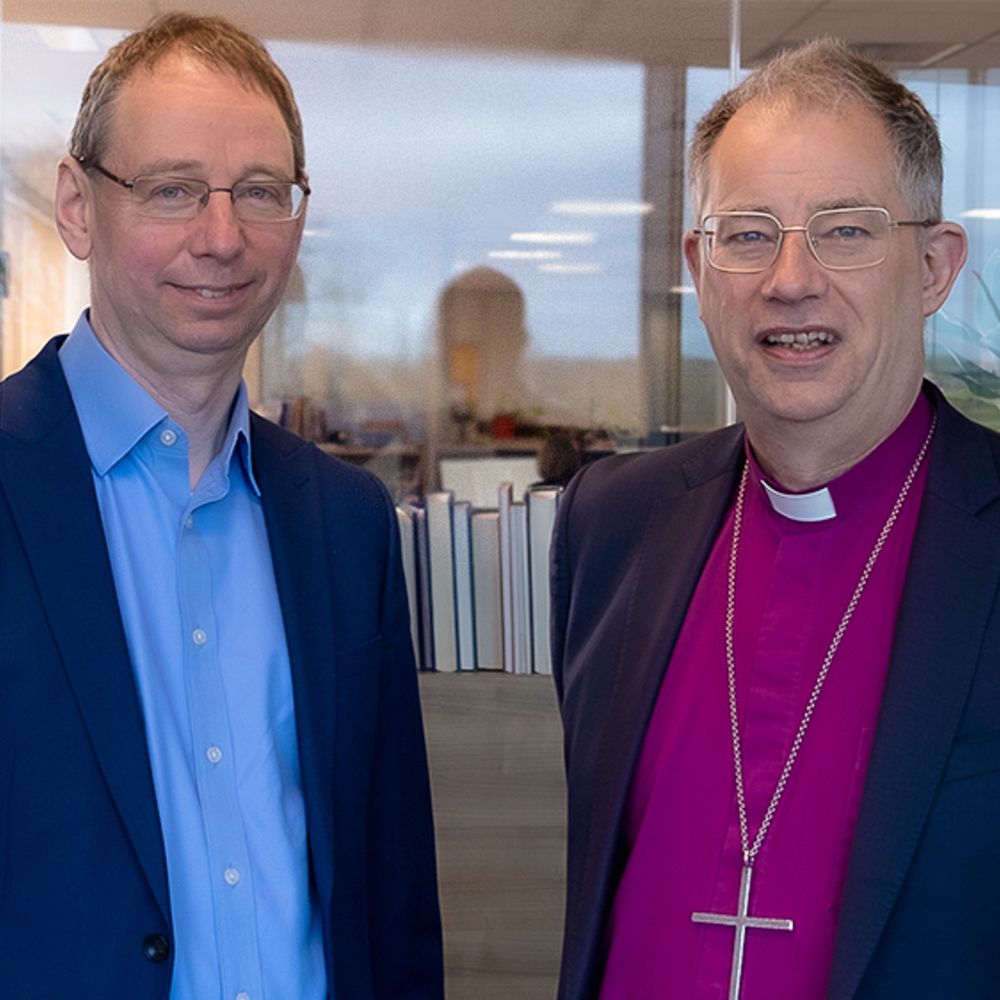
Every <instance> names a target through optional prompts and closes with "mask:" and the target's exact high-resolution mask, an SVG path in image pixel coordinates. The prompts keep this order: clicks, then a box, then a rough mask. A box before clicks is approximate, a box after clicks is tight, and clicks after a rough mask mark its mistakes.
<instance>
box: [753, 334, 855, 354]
mask: <svg viewBox="0 0 1000 1000" xmlns="http://www.w3.org/2000/svg"><path fill="white" fill-rule="evenodd" d="M836 339H837V338H836V337H835V336H834V335H833V334H832V333H829V332H828V331H827V330H800V331H798V332H796V333H793V332H791V331H786V332H784V333H769V334H766V335H765V336H764V338H763V343H764V344H765V345H766V346H768V347H787V348H788V349H790V350H792V351H802V352H804V351H813V350H815V349H816V348H817V347H825V346H826V345H827V344H832V343H833V342H834V341H835V340H836Z"/></svg>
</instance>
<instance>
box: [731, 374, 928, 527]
mask: <svg viewBox="0 0 1000 1000" xmlns="http://www.w3.org/2000/svg"><path fill="white" fill-rule="evenodd" d="M932 415H933V407H932V404H931V402H930V400H929V399H928V398H927V396H926V395H925V394H924V393H922V392H921V393H920V395H918V396H917V399H916V402H915V403H914V404H913V406H912V407H911V408H910V412H909V413H908V414H907V415H906V417H905V418H904V420H903V422H902V423H901V424H900V425H899V426H898V427H897V428H896V429H895V430H894V431H893V432H892V433H891V434H890V435H889V436H888V437H887V438H886V439H885V440H884V441H883V442H882V443H881V444H880V445H879V446H878V447H877V448H875V449H874V451H872V452H870V453H869V454H867V455H866V456H865V457H864V458H863V459H862V460H861V461H860V462H858V463H857V464H856V465H852V466H851V468H849V469H848V470H847V471H846V472H844V473H842V474H841V475H839V476H838V477H837V478H836V479H833V480H831V481H830V482H829V483H825V484H823V485H821V486H819V487H818V488H817V489H815V490H809V491H807V492H804V493H792V492H789V491H787V490H786V489H785V487H783V486H782V485H781V484H780V483H778V482H776V481H775V480H774V479H773V478H772V477H770V476H768V475H767V474H766V473H765V472H764V471H763V469H762V468H761V467H760V464H759V463H758V461H757V458H756V456H755V455H754V453H753V449H752V448H751V446H750V442H749V440H747V441H746V444H745V448H746V454H747V462H748V464H749V466H750V469H749V482H750V483H751V484H754V485H755V486H756V488H757V489H759V490H760V491H761V492H762V494H763V496H764V497H766V500H767V505H768V506H769V507H770V508H771V509H773V510H774V511H776V512H777V513H778V514H780V515H782V517H784V518H785V519H788V520H791V521H807V522H808V521H813V522H815V521H826V520H830V519H832V518H835V517H837V516H838V515H840V514H847V513H851V512H853V511H855V510H857V509H859V508H861V507H864V506H866V505H867V504H869V503H870V502H871V501H872V500H874V499H875V498H876V497H878V496H880V495H881V494H882V493H883V492H884V491H885V490H897V489H898V488H899V485H900V484H901V483H902V481H903V479H904V478H905V476H906V473H907V471H908V470H909V468H910V466H911V465H912V464H913V460H914V458H915V457H916V455H917V452H918V451H919V450H920V446H921V444H923V440H924V438H925V437H926V436H927V431H928V430H929V429H930V426H931V418H932Z"/></svg>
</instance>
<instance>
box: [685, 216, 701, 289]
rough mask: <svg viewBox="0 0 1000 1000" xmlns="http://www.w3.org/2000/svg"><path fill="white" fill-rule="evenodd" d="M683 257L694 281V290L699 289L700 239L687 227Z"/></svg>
mask: <svg viewBox="0 0 1000 1000" xmlns="http://www.w3.org/2000/svg"><path fill="white" fill-rule="evenodd" d="M684 259H685V260H686V261H687V266H688V270H689V271H690V272H691V280H692V281H693V282H694V287H695V290H696V291H698V292H699V293H700V291H701V264H702V258H701V239H700V238H699V236H698V234H697V233H696V232H695V231H694V230H693V229H689V230H688V231H687V232H686V233H685V234H684Z"/></svg>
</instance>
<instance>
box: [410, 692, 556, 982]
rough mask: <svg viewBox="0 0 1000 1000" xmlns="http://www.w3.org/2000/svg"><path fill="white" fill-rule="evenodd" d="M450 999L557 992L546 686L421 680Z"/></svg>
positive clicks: (552, 761)
mask: <svg viewBox="0 0 1000 1000" xmlns="http://www.w3.org/2000/svg"><path fill="white" fill-rule="evenodd" d="M420 684H421V697H422V700H423V709H424V723H425V726H426V729H427V745H428V754H429V757H430V769H431V784H432V787H433V794H434V810H435V822H436V826H437V843H438V869H439V880H440V886H441V908H442V917H443V920H444V935H445V967H446V974H447V996H448V1000H551V998H552V997H554V996H555V991H556V982H557V977H558V968H559V949H560V945H561V940H562V917H563V898H564V891H565V882H566V866H565V832H566V824H565V809H566V795H565V789H564V784H563V767H562V732H561V729H560V725H559V717H558V713H557V709H556V701H555V692H554V689H553V687H552V680H551V678H548V677H514V676H511V675H507V674H491V673H486V672H483V673H474V674H422V675H421V678H420Z"/></svg>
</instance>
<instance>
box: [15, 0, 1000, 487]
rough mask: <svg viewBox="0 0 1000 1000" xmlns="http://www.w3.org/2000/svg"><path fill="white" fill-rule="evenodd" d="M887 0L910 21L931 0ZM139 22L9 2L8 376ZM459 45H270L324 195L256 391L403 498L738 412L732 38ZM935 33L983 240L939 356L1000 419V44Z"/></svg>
mask: <svg viewBox="0 0 1000 1000" xmlns="http://www.w3.org/2000/svg"><path fill="white" fill-rule="evenodd" d="M669 6H670V5H669V4H667V5H666V7H667V8H669ZM680 6H684V5H680ZM748 6H749V5H748ZM881 6H882V7H885V6H889V7H894V8H897V14H898V17H897V19H896V23H902V22H903V21H904V20H905V19H906V11H907V8H908V7H910V6H912V4H909V3H906V2H899V3H896V4H888V5H886V4H883V5H881ZM966 6H968V7H974V6H976V5H974V4H973V5H966ZM628 9H632V8H628ZM644 12H645V13H644ZM6 13H7V16H8V17H10V16H11V15H10V5H8V9H7V12H6ZM731 14H732V5H731V4H727V3H722V2H714V3H705V4H702V5H701V6H700V13H699V14H698V16H697V18H696V19H695V20H694V21H693V22H692V23H687V22H683V23H680V24H679V26H678V30H679V31H682V32H683V31H687V32H688V33H690V35H691V37H692V39H696V38H697V37H698V35H699V32H700V33H701V34H706V33H708V31H709V29H712V30H713V31H714V32H715V34H717V35H719V36H720V37H722V36H724V35H725V33H726V31H727V30H728V25H729V23H730V21H729V18H730V15H731ZM622 16H623V17H628V16H630V15H626V14H623V15H622ZM631 16H632V17H633V19H635V20H641V18H643V17H647V18H656V19H658V20H662V19H663V18H669V11H667V10H665V9H664V5H653V6H651V7H649V8H646V7H645V6H643V5H639V6H637V7H635V8H634V14H633V15H631ZM39 19H40V18H39ZM294 20H295V19H294V17H292V18H291V22H292V23H293V24H294ZM996 20H998V22H1000V17H997V18H996ZM845 23H846V24H847V25H850V23H851V22H850V20H849V19H848V20H847V21H846V22H845ZM125 27H126V26H124V25H123V26H122V29H118V28H108V27H97V26H93V25H86V24H84V25H74V26H71V27H55V26H52V25H42V24H38V23H31V22H29V21H27V20H18V21H13V20H7V21H4V22H3V25H2V51H0V57H2V63H0V65H2V85H3V90H2V104H0V110H2V131H0V142H2V146H0V149H2V179H0V184H2V194H3V199H2V204H3V211H2V216H0V235H2V249H3V257H2V263H3V275H2V285H3V293H4V296H5V297H4V298H3V307H2V318H0V323H2V325H0V360H2V369H3V373H4V374H6V373H9V372H10V371H13V370H15V369H17V368H19V367H20V366H21V365H22V364H24V362H25V361H27V360H28V359H29V358H30V357H31V356H32V355H33V354H34V353H35V351H36V350H37V349H38V348H39V347H40V346H41V344H42V343H44V341H45V340H46V339H48V337H49V336H51V335H52V334H54V333H57V332H60V331H64V330H66V329H68V328H69V327H70V326H71V325H72V323H73V322H74V320H75V318H76V315H77V314H78V313H79V311H80V309H82V308H83V307H84V306H85V305H86V302H87V275H86V270H85V267H84V266H83V265H81V264H79V263H78V262H76V261H74V260H72V259H71V258H70V257H69V255H68V254H67V253H66V252H65V251H64V250H63V248H62V245H61V242H60V240H59V237H58V235H57V233H56V232H55V229H54V227H53V224H52V221H51V190H52V185H53V181H54V176H55V164H56V163H57V161H58V159H59V157H60V156H61V155H62V153H63V152H64V151H65V146H66V141H67V137H68V133H69V129H70V126H71V123H72V119H73V116H74V114H75V110H76V104H77V101H78V99H79V94H80V92H81V90H82V87H83V83H84V80H85V79H86V76H87V74H88V73H89V71H90V69H91V67H92V66H93V65H94V64H95V63H96V62H97V60H98V59H100V58H101V56H102V55H103V53H104V52H105V51H106V50H107V48H108V47H109V46H110V45H112V44H113V43H114V41H116V40H117V38H119V37H120V36H121V34H122V32H123V30H124V28H125ZM130 27H131V26H130ZM251 27H252V26H251ZM630 27H631V29H632V32H633V34H634V35H636V36H638V35H641V34H642V33H643V25H642V24H641V23H639V24H632V25H630ZM997 28H998V30H1000V23H998V25H997ZM650 30H652V25H651V26H650ZM657 30H659V31H661V32H662V25H661V26H660V27H659V28H658V29H657ZM758 33H759V32H758ZM786 34H787V33H786ZM847 37H848V38H849V40H852V39H851V36H850V35H849V34H848V35H847ZM778 40H779V41H780V39H778ZM785 40H787V41H788V42H794V41H796V40H797V37H790V36H789V37H786V39H785ZM857 40H860V41H866V42H870V39H865V38H860V39H857ZM486 41H487V42H488V39H487V40H486ZM880 41H882V42H884V43H891V42H892V41H893V39H891V38H887V39H882V40H880ZM445 42H447V40H446V39H444V40H442V44H440V45H438V46H436V47H429V46H427V45H424V46H419V47H418V46H414V45H410V46H401V45H389V44H386V43H384V42H382V43H360V42H350V43H349V42H345V41H338V40H336V39H331V40H329V41H323V42H319V41H289V40H275V41H272V42H270V43H269V44H270V48H271V50H272V52H273V54H274V55H275V57H276V59H277V60H278V62H279V63H280V64H281V65H282V66H283V67H284V68H285V70H286V71H287V73H288V75H289V77H290V78H291V81H292V84H293V86H294V88H295V90H296V93H297V95H298V98H299V101H300V103H301V106H302V111H303V117H304V122H305V131H306V146H307V165H308V169H309V174H310V184H311V186H312V189H313V192H314V194H313V196H312V198H311V199H310V205H309V209H308V219H307V227H306V233H305V238H304V240H303V245H302V252H301V256H300V260H299V265H298V268H297V269H296V272H295V274H294V276H293V279H292V281H291V284H290V287H289V289H288V292H287V294H286V296H285V299H284V301H283V303H282V305H281V306H280V307H279V309H278V311H277V312H276V314H275V316H274V317H273V319H272V320H271V322H270V324H269V325H268V328H267V330H266V331H265V333H264V335H263V337H262V338H261V341H260V343H259V345H258V347H257V348H256V349H255V350H254V352H253V354H252V356H251V358H250V361H249V363H248V366H247V372H246V378H247V382H248V385H249V387H250V392H251V398H252V400H253V402H254V405H255V406H256V407H257V408H258V409H260V410H261V411H262V412H265V413H267V414H268V415H270V416H273V417H275V418H276V419H279V420H281V421H282V422H284V423H286V424H287V425H289V426H291V427H292V428H293V429H295V430H297V431H298V432H300V433H302V434H304V435H306V436H309V437H313V438H315V439H316V440H318V441H320V442H322V443H323V444H324V447H326V448H328V449H329V450H331V451H334V452H337V453H340V454H342V455H344V456H345V457H347V458H348V459H350V460H352V461H356V462H359V463H365V464H370V465H371V466H372V468H374V469H375V470H376V471H377V472H378V473H379V474H380V475H382V476H383V477H384V478H385V480H386V481H387V482H388V483H389V484H390V486H391V487H392V489H393V490H394V491H395V492H396V494H397V496H399V497H402V496H404V495H406V494H408V493H412V492H414V491H420V490H422V489H427V488H433V487H435V486H437V485H438V469H439V467H440V461H439V460H440V459H441V458H442V457H446V456H450V455H478V454H490V455H496V454H520V455H530V454H533V453H535V452H536V451H537V450H538V449H539V448H540V447H541V445H542V443H543V442H544V441H545V440H546V439H547V438H548V437H550V436H551V435H552V434H553V433H554V432H557V431H565V432H566V433H567V434H569V435H570V436H571V437H572V438H573V439H575V440H576V441H577V443H578V444H579V445H580V446H581V447H582V448H583V449H584V451H585V452H595V451H600V450H607V449H613V448H615V449H621V448H634V447H640V446H656V445H659V444H662V443H665V442H668V441H672V440H676V439H677V438H679V437H680V436H684V435H689V434H693V433H698V432H701V431H704V430H706V429H709V428H711V427H715V426H718V425H720V424H721V423H723V422H724V421H725V420H726V412H727V409H726V393H725V387H724V385H723V382H722V379H721V377H720V375H719V372H718V368H717V366H716V364H715V362H714V360H713V359H712V357H711V352H710V350H709V347H708V342H707V338H706V336H705V333H704V330H703V328H702V326H701V324H700V322H699V319H698V315H697V306H696V303H695V300H694V295H693V289H692V288H691V287H690V279H689V277H688V276H687V274H686V272H685V269H684V266H683V261H682V258H681V255H680V237H681V233H682V232H683V230H684V228H686V226H688V225H690V223H691V220H690V218H689V214H690V208H689V205H688V203H687V200H686V184H685V178H684V151H685V145H686V141H687V138H688V136H689V134H690V131H691V128H692V125H693V122H694V121H695V120H696V119H697V117H698V116H699V115H700V114H701V113H702V112H703V111H704V110H705V108H706V107H707V106H708V105H709V104H710V103H711V101H712V100H713V99H714V98H715V97H716V96H717V95H718V94H719V93H720V92H721V91H722V90H723V89H725V87H726V86H728V84H729V80H730V69H729V68H728V67H726V66H724V65H722V62H723V61H724V58H725V54H726V51H728V50H726V49H725V48H724V47H718V52H719V54H720V58H717V59H716V60H715V64H711V63H709V61H708V60H702V61H699V60H697V59H692V60H691V61H690V62H688V61H684V60H678V59H677V58H676V56H675V55H672V56H671V57H669V58H668V57H666V55H665V57H664V58H663V60H662V61H658V60H657V59H656V58H655V53H654V54H653V56H651V55H650V53H649V51H648V47H647V49H646V50H644V51H643V52H642V53H641V55H640V54H638V53H637V55H636V57H635V58H631V59H630V58H628V57H627V53H626V54H625V55H621V54H619V55H618V56H616V57H615V58H611V57H609V56H607V55H605V56H603V57H601V56H593V55H589V56H584V55H581V54H579V53H572V54H567V53H566V52H558V51H548V52H546V51H541V50H539V49H537V48H536V49H532V50H531V51H528V50H524V51H517V50H514V49H511V48H509V47H506V48H499V47H497V48H489V47H479V48H476V49H474V50H471V49H465V48H462V47H460V46H456V45H454V44H451V45H446V44H444V43H445ZM679 47H680V49H681V50H684V48H685V46H684V45H680V46H679ZM884 47H885V49H886V51H892V50H891V46H889V45H888V44H886V45H885V46H884ZM938 47H939V48H943V46H938ZM675 48H677V46H675ZM689 48H690V50H691V52H692V53H695V52H697V51H698V45H697V44H696V43H695V41H692V42H691V44H690V46H689ZM764 48H765V46H764V45H763V43H760V44H755V45H754V51H755V52H757V53H760V52H761V51H763V49H764ZM920 51H921V55H922V56H923V58H922V60H921V61H920V62H919V63H918V62H914V63H913V64H912V65H907V64H906V62H905V61H903V62H902V63H901V65H900V69H901V74H902V76H903V78H904V79H905V80H906V81H907V82H908V83H909V84H910V85H911V86H913V87H914V88H915V89H917V90H918V91H919V93H920V94H921V95H922V96H923V98H924V99H925V100H926V102H927V103H928V105H929V107H930V108H931V109H932V111H934V112H935V114H937V115H938V117H939V120H940V122H941V126H942V131H943V134H944V138H945V142H946V146H947V163H946V176H947V190H946V200H945V211H946V214H947V215H949V216H950V217H952V218H957V219H959V220H960V221H962V222H963V224H965V225H966V226H967V228H968V229H969V232H970V236H971V247H972V254H971V259H970V263H969V265H968V267H967V269H966V271H965V273H964V276H963V278H962V279H961V280H960V282H959V283H958V285H957V287H956V289H955V290H954V292H953V294H952V296H951V298H950V300H949V302H948V303H947V305H946V307H945V309H944V310H942V312H941V313H940V314H939V315H938V316H936V317H934V318H933V320H932V321H931V322H930V323H929V324H928V366H929V370H930V372H931V373H932V374H933V377H935V378H936V379H937V380H938V381H939V382H940V383H941V384H942V386H944V387H945V388H946V390H947V391H948V392H949V393H950V394H951V396H952V397H953V398H954V399H955V400H956V401H957V402H958V403H959V405H961V406H962V407H963V408H965V409H966V410H967V411H968V412H970V413H971V414H973V415H974V416H975V417H976V418H977V419H980V420H983V421H985V422H989V423H994V424H998V425H1000V412H998V407H1000V358H998V355H1000V132H998V130H997V129H995V128H992V129H991V128H990V123H991V122H994V123H995V122H997V121H1000V67H998V65H996V64H994V65H989V63H991V62H993V60H992V59H991V56H990V52H991V51H992V52H994V53H995V52H997V48H996V47H994V48H993V49H992V50H991V49H990V48H989V47H988V46H986V47H984V46H980V47H979V48H978V49H976V50H975V52H974V53H973V55H974V58H973V57H972V56H969V57H968V58H967V59H966V60H965V61H966V62H967V63H968V65H963V64H962V56H963V52H957V53H953V54H952V55H951V56H950V57H949V58H947V59H941V60H937V61H935V60H934V59H933V58H929V57H928V53H927V50H926V49H922V50H920ZM750 54H753V53H750ZM876 54H878V52H876ZM966 55H968V53H966ZM931 56H933V53H931ZM938 63H940V65H938ZM996 63H998V64H1000V59H998V60H996ZM929 64H933V65H929Z"/></svg>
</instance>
